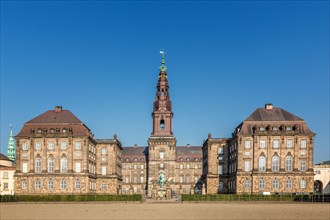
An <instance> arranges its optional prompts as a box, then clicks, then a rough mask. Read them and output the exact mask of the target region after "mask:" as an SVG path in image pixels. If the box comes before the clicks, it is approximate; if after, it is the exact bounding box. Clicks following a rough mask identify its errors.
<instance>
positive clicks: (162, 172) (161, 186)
mask: <svg viewBox="0 0 330 220" xmlns="http://www.w3.org/2000/svg"><path fill="white" fill-rule="evenodd" d="M161 54H162V62H161V66H160V67H159V74H158V83H157V90H156V99H155V102H154V105H153V112H152V132H151V137H150V138H149V139H148V148H149V149H148V151H149V152H148V155H149V159H148V163H149V164H148V167H149V170H148V187H147V189H148V193H149V195H150V196H152V197H157V196H160V195H158V193H159V192H166V197H167V198H169V197H170V196H171V195H172V193H173V191H172V190H175V189H174V188H175V181H176V180H175V160H176V139H175V137H174V136H173V131H172V118H173V112H172V102H171V99H170V92H169V85H168V78H167V73H166V69H167V68H166V66H165V53H164V51H161Z"/></svg>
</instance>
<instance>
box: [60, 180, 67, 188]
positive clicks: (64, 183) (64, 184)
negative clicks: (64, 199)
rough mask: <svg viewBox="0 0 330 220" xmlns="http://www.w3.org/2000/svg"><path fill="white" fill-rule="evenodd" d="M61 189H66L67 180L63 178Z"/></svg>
mask: <svg viewBox="0 0 330 220" xmlns="http://www.w3.org/2000/svg"><path fill="white" fill-rule="evenodd" d="M61 189H66V181H65V180H61Z"/></svg>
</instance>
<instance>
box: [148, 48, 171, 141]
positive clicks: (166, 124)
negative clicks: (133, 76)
mask: <svg viewBox="0 0 330 220" xmlns="http://www.w3.org/2000/svg"><path fill="white" fill-rule="evenodd" d="M160 54H161V55H162V65H161V66H160V67H159V75H158V83H157V90H156V99H155V102H154V111H153V113H152V118H153V131H152V136H162V137H168V136H173V132H172V118H173V112H172V102H171V99H170V92H169V85H168V79H167V73H166V69H167V67H166V66H165V51H164V50H161V51H160Z"/></svg>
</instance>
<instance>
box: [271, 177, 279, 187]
mask: <svg viewBox="0 0 330 220" xmlns="http://www.w3.org/2000/svg"><path fill="white" fill-rule="evenodd" d="M272 186H273V189H278V188H279V186H280V181H279V180H278V179H274V180H273V182H272Z"/></svg>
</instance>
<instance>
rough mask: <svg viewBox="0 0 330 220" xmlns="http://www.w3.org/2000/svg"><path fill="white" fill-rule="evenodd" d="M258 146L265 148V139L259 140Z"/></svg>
mask: <svg viewBox="0 0 330 220" xmlns="http://www.w3.org/2000/svg"><path fill="white" fill-rule="evenodd" d="M259 147H260V148H265V147H266V140H260V142H259Z"/></svg>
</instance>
